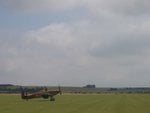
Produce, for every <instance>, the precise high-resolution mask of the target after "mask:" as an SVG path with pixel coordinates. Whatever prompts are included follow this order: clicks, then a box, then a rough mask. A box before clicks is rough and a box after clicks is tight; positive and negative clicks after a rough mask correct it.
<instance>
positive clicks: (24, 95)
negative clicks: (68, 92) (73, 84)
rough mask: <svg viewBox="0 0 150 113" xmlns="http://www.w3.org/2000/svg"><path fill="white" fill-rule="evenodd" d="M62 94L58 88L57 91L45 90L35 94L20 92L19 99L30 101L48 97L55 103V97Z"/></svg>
mask: <svg viewBox="0 0 150 113" xmlns="http://www.w3.org/2000/svg"><path fill="white" fill-rule="evenodd" d="M58 93H59V94H60V95H61V94H62V92H61V89H60V87H58V90H47V88H46V89H45V90H44V91H40V92H35V93H30V94H28V93H27V91H24V90H22V92H21V98H22V99H26V100H29V99H32V98H44V99H48V98H49V97H50V101H55V97H54V96H55V95H57V94H58Z"/></svg>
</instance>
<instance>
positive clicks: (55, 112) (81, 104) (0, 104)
mask: <svg viewBox="0 0 150 113" xmlns="http://www.w3.org/2000/svg"><path fill="white" fill-rule="evenodd" d="M0 113H150V95H149V94H145V95H144V94H143V95H142V94H100V95H61V96H57V97H56V101H55V102H50V101H49V100H44V99H33V100H29V101H25V100H21V98H20V95H4V94H1V95H0Z"/></svg>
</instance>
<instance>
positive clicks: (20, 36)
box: [0, 0, 150, 87]
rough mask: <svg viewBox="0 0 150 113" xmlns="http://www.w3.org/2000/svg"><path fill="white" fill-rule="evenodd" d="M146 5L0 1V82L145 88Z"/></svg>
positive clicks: (149, 50) (96, 0)
mask: <svg viewBox="0 0 150 113" xmlns="http://www.w3.org/2000/svg"><path fill="white" fill-rule="evenodd" d="M149 10H150V1H149V0H0V83H1V84H5V83H11V84H16V85H44V86H47V85H49V86H57V85H61V86H85V85H87V84H95V85H96V86H97V87H150V81H149V80H150V13H149Z"/></svg>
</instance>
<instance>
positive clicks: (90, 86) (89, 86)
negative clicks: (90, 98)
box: [84, 84, 96, 88]
mask: <svg viewBox="0 0 150 113" xmlns="http://www.w3.org/2000/svg"><path fill="white" fill-rule="evenodd" d="M84 88H96V86H95V85H94V84H93V85H91V84H88V85H86V86H84Z"/></svg>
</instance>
